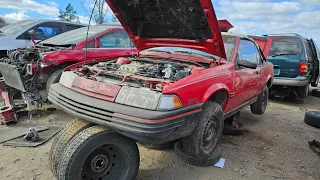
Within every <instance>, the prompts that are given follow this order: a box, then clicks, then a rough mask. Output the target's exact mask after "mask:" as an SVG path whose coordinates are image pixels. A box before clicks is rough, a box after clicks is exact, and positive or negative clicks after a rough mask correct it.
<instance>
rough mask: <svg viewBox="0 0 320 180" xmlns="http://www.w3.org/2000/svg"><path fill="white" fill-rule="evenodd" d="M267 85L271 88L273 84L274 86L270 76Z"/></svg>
mask: <svg viewBox="0 0 320 180" xmlns="http://www.w3.org/2000/svg"><path fill="white" fill-rule="evenodd" d="M267 86H268V88H271V86H272V78H270V79H269V80H268V82H267Z"/></svg>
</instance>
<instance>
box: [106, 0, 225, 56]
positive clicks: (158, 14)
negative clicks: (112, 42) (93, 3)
mask: <svg viewBox="0 0 320 180" xmlns="http://www.w3.org/2000/svg"><path fill="white" fill-rule="evenodd" d="M106 1H107V3H108V4H109V6H110V8H111V9H112V11H113V12H114V14H115V16H116V17H117V18H118V19H119V21H120V23H121V24H122V26H123V27H124V28H125V29H126V31H127V32H128V34H129V36H130V37H131V39H132V40H133V41H134V43H135V45H136V47H137V48H138V49H139V50H144V49H148V48H152V47H161V46H174V47H185V48H191V49H197V50H200V51H204V52H208V53H210V54H213V55H216V56H219V57H222V58H224V59H226V54H225V50H224V45H223V40H222V37H221V31H220V27H219V24H218V20H217V18H216V14H215V12H214V9H213V6H212V3H211V1H210V0H175V1H172V0H163V1H161V2H160V1H158V0H139V1H132V0H122V1H118V0H106Z"/></svg>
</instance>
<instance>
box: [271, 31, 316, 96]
mask: <svg viewBox="0 0 320 180" xmlns="http://www.w3.org/2000/svg"><path fill="white" fill-rule="evenodd" d="M267 37H271V38H272V45H271V48H270V52H269V56H268V58H267V59H268V61H270V62H272V63H273V65H274V73H275V74H274V84H273V86H272V88H271V90H270V93H271V95H279V96H282V97H286V98H290V99H291V97H293V98H295V97H296V98H297V99H299V100H304V99H306V98H307V96H308V93H309V86H310V84H311V86H313V87H317V85H318V82H319V78H320V76H319V75H320V74H319V61H320V56H319V55H320V53H319V50H318V47H317V45H316V43H315V41H314V40H312V39H310V40H309V39H306V38H304V37H302V36H300V35H298V34H275V35H267Z"/></svg>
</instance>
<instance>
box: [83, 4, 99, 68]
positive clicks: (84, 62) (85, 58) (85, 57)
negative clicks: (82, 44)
mask: <svg viewBox="0 0 320 180" xmlns="http://www.w3.org/2000/svg"><path fill="white" fill-rule="evenodd" d="M97 1H98V0H95V1H94V5H93V8H92V11H91V14H90V18H89V25H88V28H87V34H86V54H85V56H84V60H83V64H82V67H83V66H84V65H85V64H86V61H87V55H88V44H87V43H88V42H87V41H88V34H89V29H90V23H91V19H92V15H93V11H94V9H95V8H96V5H97Z"/></svg>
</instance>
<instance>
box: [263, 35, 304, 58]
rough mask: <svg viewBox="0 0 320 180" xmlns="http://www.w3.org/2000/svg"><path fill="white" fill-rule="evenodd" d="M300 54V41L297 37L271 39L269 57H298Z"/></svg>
mask: <svg viewBox="0 0 320 180" xmlns="http://www.w3.org/2000/svg"><path fill="white" fill-rule="evenodd" d="M300 53H301V40H300V38H298V37H291V36H290V37H286V36H281V37H272V44H271V48H270V51H269V56H276V55H281V54H282V55H299V54H300Z"/></svg>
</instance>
